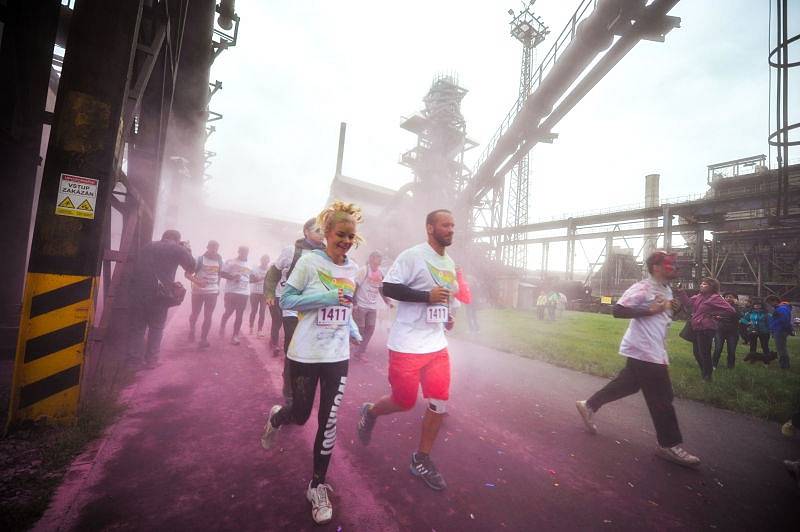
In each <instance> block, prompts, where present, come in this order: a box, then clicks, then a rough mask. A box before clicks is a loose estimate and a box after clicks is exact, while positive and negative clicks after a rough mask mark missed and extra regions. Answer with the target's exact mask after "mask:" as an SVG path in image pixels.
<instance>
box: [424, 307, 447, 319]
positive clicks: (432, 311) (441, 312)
mask: <svg viewBox="0 0 800 532" xmlns="http://www.w3.org/2000/svg"><path fill="white" fill-rule="evenodd" d="M448 314H449V313H448V311H447V307H445V306H444V305H430V306H429V307H428V309H427V316H426V317H427V319H426V321H427V322H428V323H446V322H447V318H448V317H449V316H448Z"/></svg>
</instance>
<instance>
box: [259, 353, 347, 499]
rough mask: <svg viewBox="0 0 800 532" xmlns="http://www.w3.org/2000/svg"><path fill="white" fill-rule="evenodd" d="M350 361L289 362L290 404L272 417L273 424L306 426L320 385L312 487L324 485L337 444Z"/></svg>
mask: <svg viewBox="0 0 800 532" xmlns="http://www.w3.org/2000/svg"><path fill="white" fill-rule="evenodd" d="M349 362H350V361H349V360H343V361H341V362H320V363H317V364H307V363H305V362H296V361H294V360H290V361H289V367H290V371H291V375H292V403H291V404H289V405H287V406H284V407H283V408H281V409H280V410H279V411H278V412H277V413H276V414H275V415H274V416H273V417H272V425H273V426H275V427H280V426H281V425H286V424H295V425H305V423H306V421H308V418H309V417H310V416H311V407H312V406H314V396H315V395H316V393H317V382H319V411H318V412H317V423H318V425H317V437H316V438H315V439H314V476H313V480H312V482H311V487H316V486H317V485H319V484H322V483H324V482H325V474H326V473H327V472H328V464H330V461H331V454H332V453H333V447H334V445H335V444H336V419H337V415H338V410H339V407H340V406H341V404H342V396H343V395H344V387H345V384H346V383H347V368H348V366H349Z"/></svg>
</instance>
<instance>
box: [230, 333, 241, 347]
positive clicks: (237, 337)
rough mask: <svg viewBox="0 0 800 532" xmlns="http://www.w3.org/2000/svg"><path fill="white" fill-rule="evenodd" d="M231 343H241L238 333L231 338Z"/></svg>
mask: <svg viewBox="0 0 800 532" xmlns="http://www.w3.org/2000/svg"><path fill="white" fill-rule="evenodd" d="M231 343H232V344H233V345H239V335H238V334H234V335H233V338H231Z"/></svg>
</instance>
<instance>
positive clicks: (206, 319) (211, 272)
mask: <svg viewBox="0 0 800 532" xmlns="http://www.w3.org/2000/svg"><path fill="white" fill-rule="evenodd" d="M221 270H222V256H221V255H220V254H219V242H217V241H216V240H209V241H208V245H207V246H206V252H205V253H203V254H202V255H200V256H199V257H197V261H196V265H195V277H197V279H198V280H199V281H200V283H192V313H191V315H190V316H189V341H190V342H194V332H195V325H196V323H197V318H198V317H199V316H200V311H201V310H204V312H203V324H202V325H201V326H200V343H199V344H198V345H197V347H199V348H201V349H204V348H206V347H209V343H208V331H209V330H210V329H211V318H212V316H213V315H214V308H215V307H216V306H217V297H218V296H219V273H220V271H221Z"/></svg>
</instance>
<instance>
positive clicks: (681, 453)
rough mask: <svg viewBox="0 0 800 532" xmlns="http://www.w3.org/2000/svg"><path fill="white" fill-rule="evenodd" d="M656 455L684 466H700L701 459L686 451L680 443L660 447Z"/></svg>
mask: <svg viewBox="0 0 800 532" xmlns="http://www.w3.org/2000/svg"><path fill="white" fill-rule="evenodd" d="M656 456H658V457H659V458H663V459H664V460H667V461H669V462H673V463H675V464H678V465H682V466H684V467H698V466H699V465H700V459H699V458H698V457H696V456H695V455H693V454H689V453H688V452H686V450H684V449H683V447H681V446H680V445H675V446H673V447H659V448H658V450H657V451H656Z"/></svg>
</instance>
